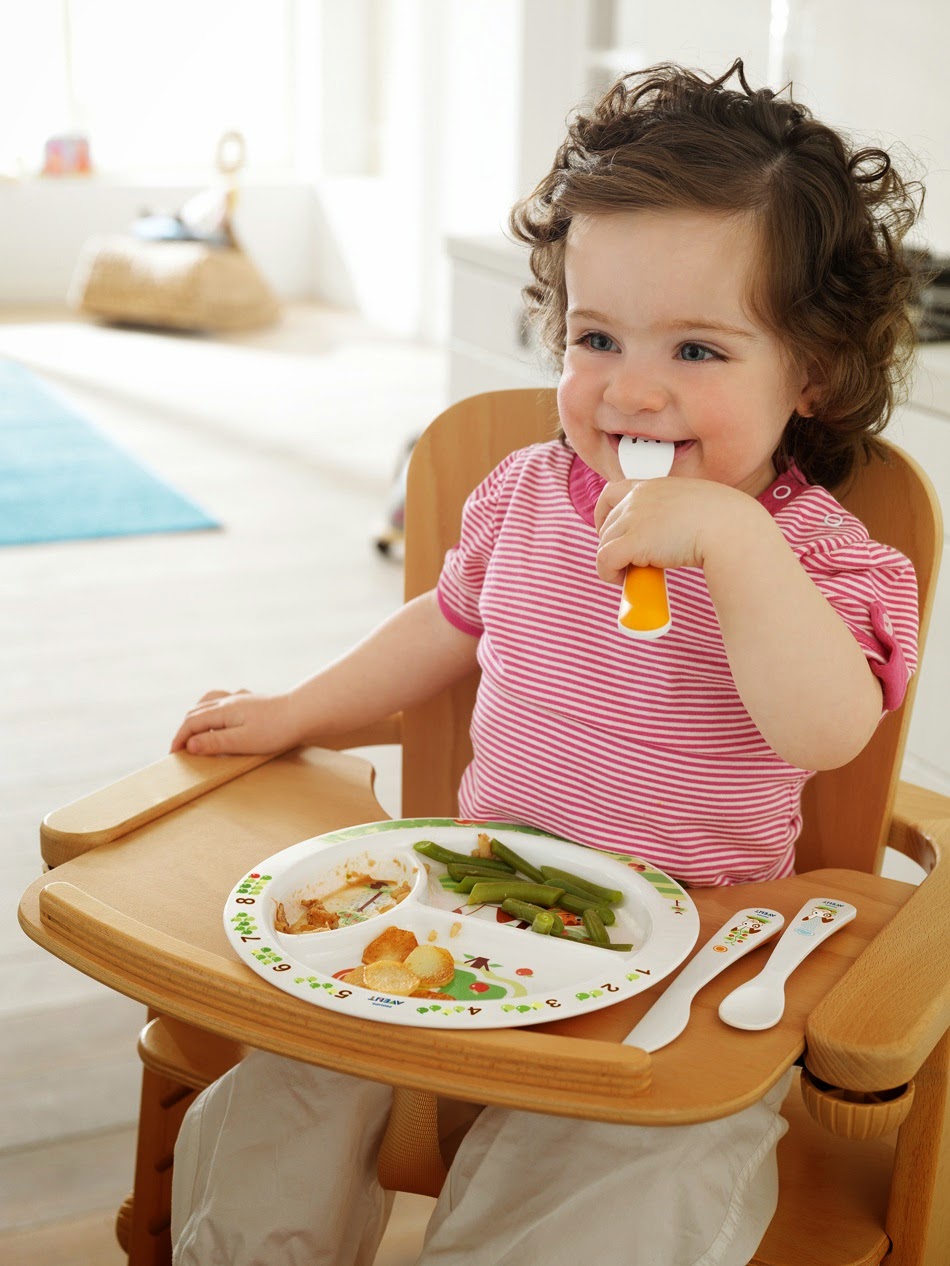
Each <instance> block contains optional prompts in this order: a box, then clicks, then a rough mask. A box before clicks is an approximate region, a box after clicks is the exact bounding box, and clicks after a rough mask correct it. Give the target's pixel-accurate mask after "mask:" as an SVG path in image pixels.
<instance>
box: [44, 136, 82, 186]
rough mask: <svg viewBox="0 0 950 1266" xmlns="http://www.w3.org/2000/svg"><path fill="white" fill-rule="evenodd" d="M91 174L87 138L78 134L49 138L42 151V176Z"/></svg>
mask: <svg viewBox="0 0 950 1266" xmlns="http://www.w3.org/2000/svg"><path fill="white" fill-rule="evenodd" d="M91 172H92V156H91V154H90V152H89V138H88V137H86V136H83V135H82V133H80V132H74V133H68V134H63V135H61V136H51V137H50V138H49V140H48V141H47V142H46V145H45V146H44V149H43V175H44V176H88V175H90V174H91Z"/></svg>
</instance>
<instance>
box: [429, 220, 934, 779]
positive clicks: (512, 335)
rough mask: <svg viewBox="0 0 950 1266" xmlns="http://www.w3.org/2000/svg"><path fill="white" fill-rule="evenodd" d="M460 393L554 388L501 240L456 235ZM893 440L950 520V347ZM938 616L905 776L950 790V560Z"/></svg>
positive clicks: (930, 352) (922, 373) (925, 372)
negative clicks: (926, 477)
mask: <svg viewBox="0 0 950 1266" xmlns="http://www.w3.org/2000/svg"><path fill="white" fill-rule="evenodd" d="M448 251H449V255H450V258H451V265H452V321H451V335H450V356H449V391H450V396H451V400H452V401H455V400H462V399H464V398H465V397H466V396H473V395H477V394H478V393H479V392H482V391H493V390H500V389H503V388H507V387H537V386H553V385H554V383H555V382H556V376H555V375H554V373H553V372H552V371H551V370H545V369H544V368H543V367H542V365H541V362H540V358H539V355H538V351H537V349H536V347H535V346H534V344H533V342H532V340H531V337H530V335H529V334H527V333H526V331H525V326H524V318H523V308H522V300H521V289H522V287H523V286H524V285H525V284H526V283H527V282H528V281H530V279H531V274H530V270H529V268H528V251H527V248H526V247H520V246H518V245H516V244H515V243H513V242H509V241H507V240H506V239H504V238H502V237H474V238H452V239H450V240H449V242H448ZM886 434H887V437H888V439H890V440H892V441H893V442H894V443H896V444H899V445H900V446H901V447H902V448H904V449H906V450H907V452H909V453H910V454H911V456H912V457H915V458H916V459H917V461H918V462H920V464H921V466H923V467H924V469H925V470H926V471H927V473H928V474H929V476H930V478H931V479H932V480H933V482H934V485H935V486H936V489H937V495H938V497H939V498H940V503H941V505H942V506H943V509H944V514H945V515H946V518H947V520H948V526H950V346H947V345H942V344H932V345H928V346H925V347H924V348H922V350H921V355H920V370H919V373H918V375H917V380H916V382H915V384H914V387H913V390H912V394H911V400H910V403H909V404H908V405H907V406H906V407H904V408H903V409H901V411H900V412H899V413H898V414H897V415H896V416H895V418H894V420H893V421H892V423H891V425H890V426H889V427H888V430H887V432H886ZM943 562H944V565H943V567H942V569H941V573H940V580H939V582H938V586H937V596H936V600H935V602H934V610H933V614H932V616H931V623H930V632H929V634H928V639H927V653H926V657H925V660H924V664H923V666H922V668H921V675H920V682H919V685H918V688H917V699H916V702H915V705H914V719H913V722H912V724H911V728H910V736H909V738H908V742H907V751H906V756H905V760H904V769H903V776H904V777H905V778H907V779H908V780H909V781H911V782H916V783H919V784H920V785H922V786H925V787H931V788H933V789H934V790H937V791H942V792H946V793H947V794H950V655H948V651H950V557H948V550H947V545H946V538H945V539H944V560H943Z"/></svg>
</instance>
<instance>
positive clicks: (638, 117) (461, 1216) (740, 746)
mask: <svg viewBox="0 0 950 1266" xmlns="http://www.w3.org/2000/svg"><path fill="white" fill-rule="evenodd" d="M733 76H736V77H737V83H736V84H735V86H733V87H729V86H727V85H728V84H729V81H730V80H731V79H732V78H733ZM914 193H915V191H914V190H912V189H911V188H910V187H909V186H908V185H906V184H905V183H904V182H903V181H902V180H901V178H900V177H899V175H898V174H897V172H896V171H895V170H894V168H893V166H892V164H891V162H890V159H889V158H888V156H887V155H886V154H885V153H884V152H883V151H881V150H878V149H864V150H861V151H859V152H854V151H853V150H852V149H851V147H850V146H849V144H848V142H847V141H846V140H844V139H843V138H842V137H840V136H839V135H838V134H836V133H835V132H834V131H832V130H831V129H829V128H828V127H826V126H824V125H823V124H821V123H820V122H818V121H816V120H815V119H813V118H812V117H811V115H810V114H809V112H808V111H807V110H806V109H804V108H803V107H801V106H799V105H796V104H795V103H794V102H792V101H790V100H786V99H779V98H778V97H776V96H774V95H773V94H772V93H771V92H769V91H767V90H759V91H753V90H752V89H750V88H749V86H748V84H747V82H746V79H745V76H744V72H743V67H742V63H741V62H740V61H737V62H736V63H735V64H734V65H733V66H732V67H731V68H730V70H729V71H728V72H727V73H726V74H724V75H723V76H721V77H720V78H718V79H714V80H711V79H709V78H707V77H705V76H703V75H700V74H695V73H692V72H689V71H686V70H683V69H681V68H679V67H677V66H672V65H664V66H657V67H653V68H652V69H650V70H647V71H644V72H642V73H641V74H638V75H630V76H625V77H624V78H622V79H621V80H619V81H618V82H617V83H616V84H615V85H614V86H613V87H612V88H611V89H610V91H609V92H608V93H607V94H606V95H605V96H604V97H603V99H602V100H601V101H599V102H598V103H597V104H596V105H595V106H593V107H591V108H589V109H586V110H583V111H581V112H580V113H579V114H578V115H577V117H576V118H575V119H574V120H573V121H572V123H571V124H570V130H569V134H568V137H567V140H566V141H565V143H564V144H563V145H562V147H561V149H560V150H559V151H558V154H557V156H556V158H555V161H554V164H553V166H552V168H551V171H550V172H549V173H548V175H547V176H546V177H545V178H544V179H543V180H542V181H541V183H540V185H539V186H538V188H537V189H536V190H535V191H534V192H533V193H532V194H531V195H530V196H528V197H527V198H525V199H524V200H523V201H522V202H520V203H519V204H518V205H517V206H516V207H515V209H514V211H513V214H512V229H513V232H514V234H515V236H516V237H518V238H519V239H520V240H521V241H523V242H525V243H526V244H528V245H529V246H530V247H531V267H532V271H533V275H534V283H533V284H532V285H531V286H530V287H529V288H528V290H527V296H528V299H529V302H530V305H531V308H532V311H533V316H534V319H535V322H536V326H537V329H538V331H539V334H540V338H541V341H542V344H543V346H544V347H545V348H546V349H547V350H548V351H549V352H550V353H551V354H552V355H553V356H554V358H555V359H556V360H557V362H558V364H559V366H560V384H559V388H558V410H559V415H560V423H561V428H562V430H561V434H560V436H559V437H558V438H552V440H551V441H550V442H548V443H543V444H537V445H533V446H532V447H530V448H528V449H524V450H522V451H519V452H516V453H513V454H512V455H511V456H509V457H508V458H506V459H505V460H504V461H503V462H502V463H501V464H500V465H499V466H498V467H497V468H496V469H495V470H494V471H493V472H492V473H491V474H490V475H489V476H488V478H487V479H485V481H484V482H483V483H482V484H481V485H480V486H479V487H478V488H476V489H475V491H474V492H473V493H472V494H471V496H470V498H469V500H468V502H467V503H466V507H465V511H464V516H463V523H462V530H461V539H460V541H459V543H458V545H457V546H456V547H455V548H454V549H452V550H450V551H449V553H448V555H447V556H446V559H445V564H444V568H443V571H442V575H441V578H440V580H439V583H438V585H437V587H436V588H435V589H434V590H432V591H431V592H429V593H426V594H424V595H422V596H421V597H419V598H416V599H415V600H414V601H413V602H410V603H408V604H407V605H406V606H405V607H403V608H402V609H401V610H400V611H399V612H398V613H397V614H395V615H394V616H392V617H391V618H390V619H389V620H387V621H386V622H385V623H384V624H382V625H381V626H380V627H379V628H378V629H377V630H376V631H375V632H373V633H372V634H371V635H370V636H369V637H368V638H367V639H366V640H365V641H364V642H362V643H361V644H360V645H358V646H357V647H356V648H355V649H354V650H352V651H351V652H349V653H348V654H347V655H345V656H343V658H342V659H340V660H338V661H337V662H336V663H334V664H331V665H330V666H329V667H328V668H325V669H323V670H322V671H320V672H318V673H317V674H316V675H315V676H314V677H312V678H310V679H309V680H307V681H304V682H303V683H301V684H300V685H298V686H296V687H294V688H293V689H291V690H288V691H287V692H286V693H283V694H279V695H273V696H263V695H256V694H249V693H246V692H239V693H237V694H225V693H222V692H214V693H212V694H209V695H206V696H205V698H204V699H203V700H202V701H201V702H200V703H199V704H198V706H197V707H195V708H193V709H192V710H191V711H190V712H189V713H188V714H187V716H186V718H185V720H184V722H183V723H182V725H181V727H180V729H179V731H178V733H177V734H176V736H175V738H174V741H173V744H172V748H173V750H180V749H185V750H187V751H189V752H196V753H203V754H204V753H218V752H256V751H274V750H281V749H285V748H288V747H291V746H293V745H295V744H297V743H302V742H317V743H319V742H320V741H321V739H323V740H326V739H328V738H331V737H332V736H333V735H335V734H340V733H343V732H345V731H347V730H349V729H352V728H353V727H356V726H359V725H362V724H364V723H368V722H371V721H373V720H374V719H378V718H380V717H382V716H385V715H388V714H389V713H391V712H395V711H398V710H399V709H401V708H405V707H410V706H412V705H413V704H414V703H416V702H418V701H420V700H422V699H425V698H427V697H430V696H431V695H433V694H434V693H435V692H437V691H439V690H442V689H443V688H444V687H446V686H448V685H450V684H451V683H452V682H454V681H456V680H457V679H459V678H460V677H461V676H463V675H465V674H467V673H469V672H470V671H471V670H472V669H473V668H474V667H475V666H476V664H477V665H478V666H479V667H480V669H481V679H480V686H479V691H478V698H477V702H476V706H475V711H474V715H473V719H472V741H473V749H474V757H473V760H472V762H471V764H470V766H469V767H468V769H467V770H466V772H465V775H464V777H463V779H462V783H461V787H460V789H459V813H460V816H462V817H465V818H471V819H486V820H487V819H490V820H495V821H499V820H502V821H511V822H522V823H529V824H532V825H535V826H539V827H543V828H545V829H547V830H549V831H552V832H554V833H555V834H558V835H562V836H564V837H566V838H568V839H572V840H576V841H578V842H579V843H582V844H587V845H591V846H593V847H598V846H600V847H602V848H608V849H612V850H616V851H619V852H624V851H626V852H630V853H635V854H637V855H641V856H644V857H647V858H649V859H650V860H651V861H652V862H654V863H655V864H656V865H657V866H659V867H660V868H661V869H664V870H666V871H667V872H669V873H670V874H671V875H673V876H675V877H676V878H677V879H678V880H680V881H682V882H684V883H686V884H688V885H713V884H737V883H746V882H753V881H758V880H766V879H774V878H778V877H781V876H785V875H789V874H791V873H792V872H793V867H794V846H795V839H796V836H797V834H798V831H799V827H800V794H801V789H802V786H803V784H804V783H805V781H806V779H807V778H808V777H809V773H810V772H812V771H814V770H818V769H827V768H833V767H836V766H838V765H841V764H844V763H845V762H847V761H849V760H850V759H851V758H852V757H854V756H855V755H856V754H857V753H858V752H859V751H860V750H861V749H862V748H863V747H864V745H865V744H866V743H867V741H868V739H869V738H870V736H871V734H872V733H873V731H874V729H875V727H876V726H877V724H878V722H879V720H880V719H881V716H882V714H883V712H884V711H886V710H889V709H893V708H896V707H898V706H899V704H900V702H901V699H902V697H903V694H904V691H905V688H906V685H907V681H908V678H909V676H910V674H911V673H912V672H913V670H914V668H915V664H916V630H917V614H916V586H915V580H914V575H913V570H912V568H911V566H910V564H909V563H908V561H907V560H906V559H905V558H904V557H903V556H902V555H900V554H898V553H897V552H896V551H895V550H892V549H890V548H888V547H887V546H884V545H881V544H878V543H877V542H875V541H872V540H870V539H869V537H868V534H867V532H866V530H865V529H864V527H863V526H862V524H861V523H860V522H858V521H857V520H856V519H855V518H854V517H853V516H852V515H851V514H849V513H848V512H847V511H846V510H845V509H844V508H843V507H842V506H841V505H840V504H839V503H838V502H837V501H836V500H835V498H834V496H833V495H832V493H831V491H829V489H832V488H835V487H837V486H838V485H840V484H841V483H842V482H843V481H845V480H846V479H847V477H848V475H849V474H850V473H851V471H852V469H853V467H854V465H855V463H856V462H857V461H860V460H863V459H865V458H866V455H867V454H868V452H869V451H871V450H873V449H874V448H875V439H874V436H875V435H876V433H877V432H878V431H879V430H880V429H881V428H882V427H883V426H884V424H885V422H886V420H887V417H888V415H889V413H890V411H891V408H892V406H893V403H894V400H895V397H896V393H897V392H898V390H899V389H900V386H901V383H902V375H903V371H904V369H905V368H906V365H907V363H908V360H909V357H910V355H911V354H912V327H911V324H910V321H909V318H908V313H907V300H908V298H909V296H910V292H911V285H912V279H911V273H910V270H909V268H908V266H907V264H906V262H905V260H904V258H903V256H902V254H901V251H900V242H901V239H902V237H903V236H904V234H905V233H906V231H907V229H908V228H909V227H910V226H911V224H912V223H913V221H914V219H915V215H916V211H917V208H916V206H915V202H914ZM624 435H634V436H643V437H646V438H649V439H657V440H664V441H669V442H672V443H673V444H674V445H675V456H674V460H673V466H672V470H671V472H670V474H671V477H670V478H667V479H653V480H647V481H641V482H639V483H638V482H631V481H628V480H626V479H624V477H623V474H622V471H621V468H620V463H619V460H618V452H617V450H618V444H619V442H620V438H621V437H622V436H624ZM630 564H637V565H644V564H652V565H654V566H659V567H663V568H666V569H668V571H667V580H668V585H669V590H670V605H671V609H672V612H673V625H672V629H671V630H670V631H669V632H668V633H667V634H666V635H665V636H664V637H662V638H660V639H658V640H654V641H633V640H629V639H627V638H626V637H625V636H624V635H623V634H621V633H620V632H618V631H617V628H616V613H617V605H618V595H619V590H618V589H617V587H616V586H617V585H618V584H619V583H620V581H621V580H622V577H623V573H624V570H625V568H626V567H627V566H628V565H630ZM737 904H740V905H741V904H742V901H741V894H740V895H738V896H737ZM787 1086H788V1078H787V1077H786V1078H783V1079H782V1081H781V1082H780V1083H779V1084H778V1085H777V1086H776V1087H775V1088H774V1089H773V1090H772V1092H770V1094H769V1095H767V1096H766V1097H765V1099H763V1100H762V1101H761V1102H759V1103H757V1104H755V1105H753V1106H752V1107H750V1108H747V1109H746V1110H744V1111H743V1112H740V1113H738V1114H736V1115H734V1116H731V1117H727V1118H725V1119H723V1120H720V1121H713V1122H710V1123H705V1124H701V1125H694V1126H678V1127H670V1128H666V1129H655V1128H649V1129H648V1128H641V1127H636V1126H618V1125H604V1124H600V1123H595V1122H580V1121H568V1120H564V1119H560V1118H555V1117H547V1116H542V1115H536V1114H526V1113H518V1112H513V1111H508V1110H503V1109H500V1108H487V1109H485V1110H484V1111H483V1112H482V1113H481V1115H480V1116H479V1117H478V1119H477V1121H476V1122H475V1124H474V1125H473V1126H472V1128H471V1130H470V1131H469V1133H468V1134H467V1136H466V1137H465V1140H464V1141H463V1143H462V1146H461V1148H460V1150H459V1152H458V1154H457V1156H456V1159H455V1161H454V1163H453V1165H452V1167H451V1170H450V1173H449V1177H448V1180H447V1182H446V1184H445V1187H444V1189H443V1192H442V1194H441V1196H440V1197H439V1200H438V1202H437V1204H436V1207H435V1211H434V1213H433V1217H432V1220H431V1222H430V1226H429V1229H428V1232H427V1238H426V1245H425V1249H424V1251H423V1254H422V1257H421V1258H420V1263H423V1264H424V1266H435V1264H437V1263H438V1264H440V1266H461V1263H468V1264H475V1266H480V1264H481V1266H501V1264H502V1263H512V1264H513V1263H518V1266H524V1263H526V1262H542V1261H543V1262H548V1263H552V1264H559V1263H566V1262H572V1261H575V1260H577V1258H578V1257H579V1256H580V1255H582V1254H583V1250H584V1245H585V1243H586V1244H590V1243H596V1245H597V1252H598V1255H600V1256H604V1257H610V1258H611V1259H612V1260H614V1261H618V1262H635V1263H637V1266H647V1264H648V1263H650V1264H655V1266H745V1263H746V1262H747V1261H748V1260H749V1258H750V1257H751V1256H752V1255H753V1253H754V1251H755V1249H756V1247H757V1245H758V1242H759V1240H760V1238H761V1236H762V1234H763V1233H764V1231H765V1229H766V1227H767V1226H768V1223H769V1220H770V1219H771V1217H772V1214H773V1212H774V1209H775V1202H776V1193H777V1178H776V1163H775V1147H776V1144H777V1142H778V1140H779V1138H780V1137H781V1135H782V1133H783V1132H784V1129H785V1125H784V1122H783V1121H782V1118H781V1116H780V1115H779V1108H780V1105H781V1100H782V1097H783V1094H784V1092H785V1090H786V1089H787ZM390 1099H391V1091H390V1089H389V1088H388V1087H386V1086H383V1085H377V1084H374V1083H370V1082H366V1081H360V1080H357V1079H355V1078H351V1077H348V1076H346V1075H344V1074H342V1073H333V1072H328V1071H326V1070H323V1069H320V1068H316V1067H311V1066H309V1065H305V1064H300V1063H295V1062H292V1061H288V1060H282V1059H278V1058H277V1057H274V1056H271V1055H267V1054H264V1053H256V1054H253V1055H251V1056H250V1057H249V1058H248V1059H246V1060H245V1061H244V1062H243V1063H242V1064H240V1065H239V1066H238V1067H237V1068H235V1069H233V1070H232V1071H231V1072H230V1073H229V1074H228V1075H227V1076H226V1077H224V1078H223V1079H222V1080H221V1081H220V1082H218V1083H216V1084H215V1085H214V1086H212V1087H210V1088H209V1089H208V1090H207V1091H205V1092H204V1094H203V1095H202V1096H200V1098H199V1099H198V1100H197V1102H196V1103H195V1105H194V1106H193V1107H192V1109H191V1111H190V1112H189V1114H188V1116H187V1117H186V1119H185V1122H184V1125H183V1127H182V1131H181V1135H180V1138H179V1143H178V1147H177V1149H176V1159H175V1171H174V1192H173V1236H174V1239H175V1245H176V1247H175V1261H176V1262H177V1263H179V1266H186V1263H187V1264H189V1266H190V1264H194V1266H216V1264H217V1263H229V1266H252V1264H255V1266H271V1264H276V1263H278V1262H279V1263H282V1264H284V1263H287V1264H292V1263H307V1264H308V1266H313V1264H314V1263H327V1266H349V1264H350V1263H357V1264H359V1266H370V1263H371V1262H372V1261H373V1257H374V1255H375V1251H376V1247H377V1245H378V1242H379V1239H380V1237H381V1235H382V1233H383V1229H384V1227H385V1221H386V1217H387V1215H388V1210H389V1204H390V1199H391V1198H390V1197H389V1196H388V1194H387V1193H384V1192H383V1191H382V1190H381V1189H380V1187H379V1185H378V1183H377V1181H376V1177H375V1157H376V1150H377V1148H378V1145H379V1141H380V1138H381V1136H382V1133H383V1131H384V1129H385V1124H386V1118H387V1113H388V1108H389V1103H390ZM658 1210H662V1216H659V1217H658V1216H656V1215H657V1211H658Z"/></svg>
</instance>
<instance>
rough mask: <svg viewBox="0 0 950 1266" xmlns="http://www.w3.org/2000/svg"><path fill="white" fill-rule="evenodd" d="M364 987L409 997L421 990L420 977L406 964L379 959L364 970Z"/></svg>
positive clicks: (368, 964)
mask: <svg viewBox="0 0 950 1266" xmlns="http://www.w3.org/2000/svg"><path fill="white" fill-rule="evenodd" d="M363 987H364V989H375V990H377V991H378V992H379V993H394V994H399V995H401V996H403V997H408V996H409V995H410V994H412V993H415V991H416V990H417V989H418V988H419V977H418V976H417V975H416V974H415V972H414V971H410V969H409V968H408V967H407V966H406V964H405V963H396V962H393V961H392V959H386V958H379V959H376V960H375V961H374V962H372V963H367V965H366V966H365V967H364V968H363Z"/></svg>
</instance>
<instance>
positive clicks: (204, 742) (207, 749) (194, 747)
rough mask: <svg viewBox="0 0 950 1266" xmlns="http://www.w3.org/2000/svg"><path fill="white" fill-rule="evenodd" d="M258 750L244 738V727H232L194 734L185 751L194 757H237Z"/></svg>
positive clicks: (188, 740) (186, 744)
mask: <svg viewBox="0 0 950 1266" xmlns="http://www.w3.org/2000/svg"><path fill="white" fill-rule="evenodd" d="M255 750H256V749H255V748H254V747H253V746H251V745H249V744H248V742H247V740H246V739H245V738H244V727H243V726H242V725H230V726H228V727H227V728H226V729H215V730H202V731H199V733H197V734H192V735H191V736H190V738H188V739H187V741H186V742H185V751H187V752H189V753H190V754H191V755H192V756H223V755H230V756H237V755H242V754H244V753H245V752H252V751H255Z"/></svg>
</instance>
